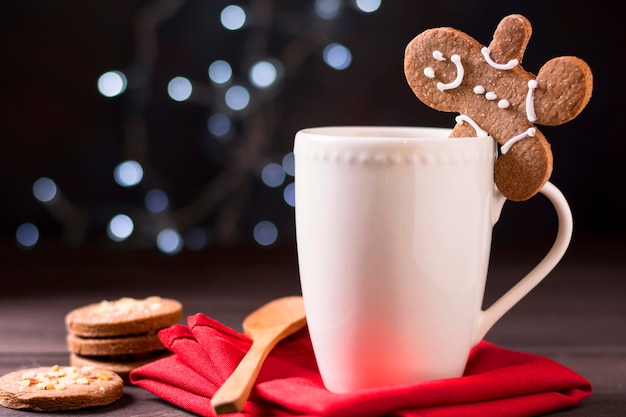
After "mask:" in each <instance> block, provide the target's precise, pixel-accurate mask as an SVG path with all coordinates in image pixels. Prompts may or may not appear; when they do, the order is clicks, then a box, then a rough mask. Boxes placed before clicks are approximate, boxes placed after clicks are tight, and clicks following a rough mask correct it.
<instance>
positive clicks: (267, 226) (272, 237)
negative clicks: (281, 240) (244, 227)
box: [253, 220, 278, 246]
mask: <svg viewBox="0 0 626 417" xmlns="http://www.w3.org/2000/svg"><path fill="white" fill-rule="evenodd" d="M253 235H254V240H255V241H256V242H257V243H258V244H259V245H261V246H269V245H271V244H273V243H275V242H276V240H277V239H278V229H277V228H276V225H275V224H274V223H272V222H270V221H266V220H264V221H262V222H259V223H257V225H256V226H254V231H253Z"/></svg>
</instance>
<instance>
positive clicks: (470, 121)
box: [454, 114, 489, 138]
mask: <svg viewBox="0 0 626 417" xmlns="http://www.w3.org/2000/svg"><path fill="white" fill-rule="evenodd" d="M454 120H456V122H457V123H458V124H461V123H463V122H466V123H467V124H469V125H470V126H472V127H473V128H474V130H475V131H476V136H478V137H479V138H482V137H485V136H489V133H487V132H486V131H484V130H482V129H481V128H480V126H478V123H476V122H475V121H474V120H473V119H472V118H471V117H469V116H468V115H465V114H459V115H458V116H457V117H456V118H455V119H454Z"/></svg>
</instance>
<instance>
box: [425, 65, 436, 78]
mask: <svg viewBox="0 0 626 417" xmlns="http://www.w3.org/2000/svg"><path fill="white" fill-rule="evenodd" d="M424 75H425V76H427V77H428V78H435V70H434V69H433V68H432V67H426V68H424Z"/></svg>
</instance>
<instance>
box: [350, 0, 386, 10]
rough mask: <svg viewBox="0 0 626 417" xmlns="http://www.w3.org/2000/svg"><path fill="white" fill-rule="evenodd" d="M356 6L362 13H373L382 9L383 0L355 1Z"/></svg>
mask: <svg viewBox="0 0 626 417" xmlns="http://www.w3.org/2000/svg"><path fill="white" fill-rule="evenodd" d="M354 4H355V5H356V7H357V8H358V9H359V10H361V11H362V12H365V13H372V12H375V11H376V10H378V9H379V8H380V6H381V4H382V0H355V2H354Z"/></svg>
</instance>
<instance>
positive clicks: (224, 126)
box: [207, 113, 232, 138]
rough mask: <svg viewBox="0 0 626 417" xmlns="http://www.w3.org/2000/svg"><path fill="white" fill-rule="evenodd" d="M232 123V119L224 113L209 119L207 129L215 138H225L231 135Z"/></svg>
mask: <svg viewBox="0 0 626 417" xmlns="http://www.w3.org/2000/svg"><path fill="white" fill-rule="evenodd" d="M231 126H232V122H231V120H230V118H229V117H228V116H227V115H225V114H223V113H215V114H213V115H211V117H209V120H208V121H207V128H208V129H209V132H211V134H212V135H213V136H215V137H218V138H223V137H224V136H226V135H228V133H230V129H231Z"/></svg>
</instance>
